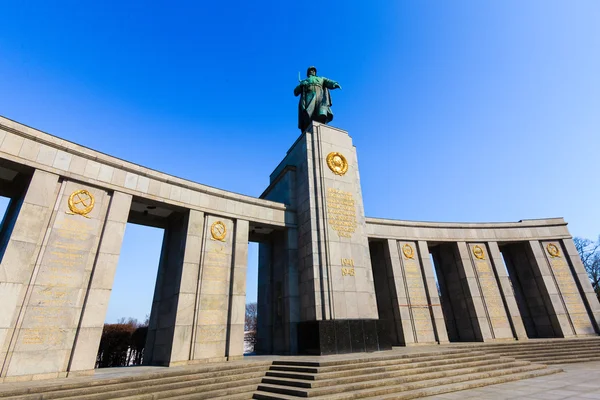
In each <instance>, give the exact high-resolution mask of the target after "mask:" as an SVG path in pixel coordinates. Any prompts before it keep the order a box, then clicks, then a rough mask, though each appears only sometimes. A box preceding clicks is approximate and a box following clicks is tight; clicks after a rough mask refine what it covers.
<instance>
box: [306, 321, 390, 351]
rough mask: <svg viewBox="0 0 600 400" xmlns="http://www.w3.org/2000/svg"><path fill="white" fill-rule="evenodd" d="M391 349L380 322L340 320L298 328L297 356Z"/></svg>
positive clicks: (307, 323)
mask: <svg viewBox="0 0 600 400" xmlns="http://www.w3.org/2000/svg"><path fill="white" fill-rule="evenodd" d="M391 348H392V345H391V343H390V342H389V340H388V335H387V334H386V333H385V322H384V321H382V320H377V319H341V320H329V321H310V322H300V323H299V324H298V352H299V353H300V354H314V355H326V354H343V353H359V352H365V351H379V350H391Z"/></svg>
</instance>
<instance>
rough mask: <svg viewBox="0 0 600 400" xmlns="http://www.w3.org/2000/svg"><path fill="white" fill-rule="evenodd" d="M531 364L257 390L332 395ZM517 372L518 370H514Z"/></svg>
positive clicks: (261, 386) (525, 362) (521, 363)
mask: <svg viewBox="0 0 600 400" xmlns="http://www.w3.org/2000/svg"><path fill="white" fill-rule="evenodd" d="M529 367H531V364H530V363H529V362H527V361H511V362H509V363H505V364H501V365H499V366H498V365H493V364H491V365H486V366H479V367H471V368H454V369H452V370H448V371H439V372H428V373H422V374H418V375H410V376H401V377H393V378H385V379H378V380H369V381H362V382H352V383H345V384H332V385H330V386H327V387H321V388H314V389H304V388H303V389H298V388H294V387H289V386H284V385H275V384H260V385H259V387H258V390H260V391H265V392H274V393H281V394H287V395H292V396H303V395H302V394H301V393H306V394H305V395H304V396H303V397H315V396H324V395H333V394H336V393H342V392H353V391H360V390H365V389H373V388H377V387H385V386H390V385H391V386H395V385H399V384H404V383H408V382H418V381H427V380H435V379H438V378H445V377H453V376H457V377H460V376H468V375H471V374H477V373H484V374H485V373H488V374H493V373H497V371H502V370H518V369H520V368H529ZM533 368H546V367H545V366H544V365H536V366H534V367H533ZM515 372H518V371H515Z"/></svg>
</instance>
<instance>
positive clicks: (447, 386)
mask: <svg viewBox="0 0 600 400" xmlns="http://www.w3.org/2000/svg"><path fill="white" fill-rule="evenodd" d="M560 343H561V344H562V343H563V341H561V342H560ZM591 343H592V342H589V343H587V342H586V344H590V345H591ZM597 343H599V342H597V341H596V342H594V344H597ZM532 344H533V343H532ZM578 344H581V345H583V342H582V341H578ZM468 346H469V345H465V346H462V347H459V348H453V347H447V346H432V347H430V348H422V349H421V348H419V349H417V348H412V349H407V348H405V349H403V350H393V351H385V352H378V353H360V354H348V355H343V356H332V357H323V358H319V357H288V358H282V359H280V360H278V361H269V360H265V359H262V360H261V359H260V358H256V359H247V360H245V361H240V362H236V361H234V362H230V363H223V364H208V365H203V366H187V367H176V368H164V369H160V370H158V371H152V372H145V371H147V370H137V371H139V372H136V370H135V369H129V368H126V369H124V370H123V371H124V372H126V373H128V371H130V372H129V374H128V375H124V374H123V373H121V371H118V373H117V376H110V375H107V376H104V377H100V376H96V377H81V378H69V379H62V380H53V381H47V382H43V381H37V382H22V383H18V384H0V400H9V399H10V400H47V399H48V400H49V399H69V400H109V399H110V400H112V399H130V400H149V399H153V400H154V399H174V400H192V399H194V400H195V399H211V400H225V399H227V400H249V399H267V400H274V399H279V400H291V399H298V398H303V397H304V398H306V397H308V398H316V399H322V400H324V399H327V400H343V399H378V400H382V399H388V400H389V399H414V398H419V397H425V396H431V395H436V394H441V393H448V392H454V391H458V390H464V389H470V388H476V387H481V386H487V385H492V384H496V383H503V382H509V381H515V380H520V379H527V378H533V377H536V376H542V375H548V374H553V373H556V372H560V371H561V370H560V369H555V368H548V367H546V365H542V364H534V363H531V362H529V361H527V360H516V359H515V358H513V357H504V356H503V355H502V354H504V352H505V351H507V350H508V351H507V353H508V354H511V351H512V350H509V349H508V348H505V347H500V345H484V344H480V345H479V347H477V348H475V347H468ZM501 346H506V345H501ZM481 347H485V351H483V350H482V349H481ZM496 350H498V353H495V352H494V351H496ZM517 353H519V352H517Z"/></svg>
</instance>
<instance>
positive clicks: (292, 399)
mask: <svg viewBox="0 0 600 400" xmlns="http://www.w3.org/2000/svg"><path fill="white" fill-rule="evenodd" d="M537 367H538V368H537V369H530V370H527V371H525V372H514V371H510V372H509V373H507V374H505V375H498V376H494V377H492V378H489V377H483V378H481V376H480V377H479V378H478V379H471V380H468V381H463V382H459V383H452V382H451V380H450V379H449V378H442V379H439V380H436V381H427V383H429V384H430V386H427V385H422V383H417V384H408V385H407V384H402V385H398V386H397V387H396V388H394V390H393V391H392V392H391V394H390V393H388V394H385V395H374V396H370V395H369V394H368V393H367V395H366V397H365V396H364V394H365V393H362V394H360V393H359V394H357V395H358V396H359V397H355V396H354V394H348V393H343V394H339V395H337V396H336V397H332V396H330V395H325V396H319V397H310V398H315V399H318V400H330V399H332V400H333V399H335V400H345V399H356V398H365V399H370V400H393V399H394V400H400V399H416V398H420V397H426V396H433V395H436V394H443V393H449V392H455V391H459V390H465V389H471V388H477V387H482V386H488V385H495V384H498V383H505V382H512V381H518V380H522V379H529V378H535V377H538V376H546V375H550V374H555V373H558V372H561V371H562V370H560V369H550V368H543V367H540V366H537ZM449 382H450V383H449ZM416 385H419V386H420V388H415V386H416ZM253 399H257V400H298V397H297V396H289V395H285V394H279V393H269V392H261V391H257V392H256V393H255V394H254V397H253Z"/></svg>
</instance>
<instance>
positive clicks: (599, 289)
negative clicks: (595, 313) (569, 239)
mask: <svg viewBox="0 0 600 400" xmlns="http://www.w3.org/2000/svg"><path fill="white" fill-rule="evenodd" d="M573 242H575V248H576V249H577V251H578V252H579V257H581V262H582V263H583V266H584V267H585V270H586V271H587V273H588V276H589V277H590V280H591V281H592V287H593V288H594V291H595V292H596V296H598V299H599V300H600V237H598V241H596V242H594V241H592V240H589V239H583V238H578V237H576V238H574V239H573Z"/></svg>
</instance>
